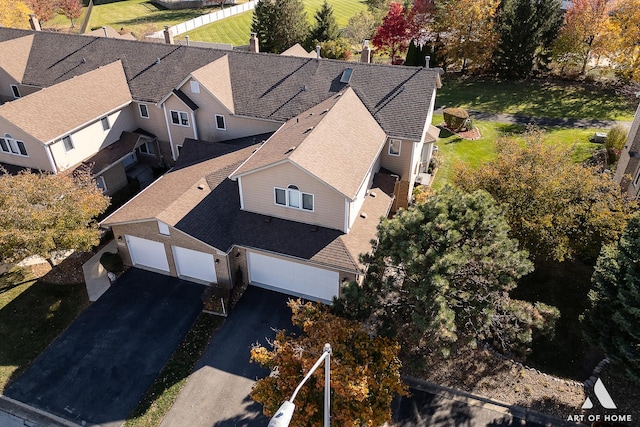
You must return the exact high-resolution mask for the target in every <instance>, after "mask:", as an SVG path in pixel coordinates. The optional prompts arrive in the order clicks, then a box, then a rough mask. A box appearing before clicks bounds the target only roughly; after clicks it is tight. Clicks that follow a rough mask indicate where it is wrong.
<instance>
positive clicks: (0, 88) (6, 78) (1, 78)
mask: <svg viewBox="0 0 640 427" xmlns="http://www.w3.org/2000/svg"><path fill="white" fill-rule="evenodd" d="M17 84H18V82H17V81H16V79H14V78H13V77H12V76H11V75H10V74H9V73H7V72H6V71H5V70H4V69H2V68H0V103H2V102H7V101H11V100H13V99H14V97H13V91H11V85H17ZM20 94H21V95H22V92H20Z"/></svg>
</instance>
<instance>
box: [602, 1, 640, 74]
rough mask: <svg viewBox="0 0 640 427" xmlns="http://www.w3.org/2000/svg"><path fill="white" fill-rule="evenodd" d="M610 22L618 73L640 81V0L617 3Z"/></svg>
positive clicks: (613, 56)
mask: <svg viewBox="0 0 640 427" xmlns="http://www.w3.org/2000/svg"><path fill="white" fill-rule="evenodd" d="M609 21H610V29H611V31H610V42H611V43H612V45H613V46H612V48H613V49H612V50H613V54H612V55H611V58H610V59H611V60H612V62H613V64H614V66H615V70H616V73H617V74H618V75H619V76H621V77H623V78H625V79H631V80H636V81H640V0H618V1H616V2H615V6H614V8H613V11H612V12H611V15H610V18H609Z"/></svg>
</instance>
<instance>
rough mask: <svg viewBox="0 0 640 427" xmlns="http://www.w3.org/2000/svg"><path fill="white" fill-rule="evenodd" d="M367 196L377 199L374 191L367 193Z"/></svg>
mask: <svg viewBox="0 0 640 427" xmlns="http://www.w3.org/2000/svg"><path fill="white" fill-rule="evenodd" d="M369 195H370V196H371V197H378V195H377V194H376V193H375V191H372V192H371V193H369Z"/></svg>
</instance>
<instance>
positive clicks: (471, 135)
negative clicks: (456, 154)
mask: <svg viewBox="0 0 640 427" xmlns="http://www.w3.org/2000/svg"><path fill="white" fill-rule="evenodd" d="M438 127H439V128H440V129H444V130H446V131H447V132H451V133H452V134H454V135H457V136H459V137H460V138H462V139H467V140H471V141H475V140H476V139H480V137H481V136H482V135H480V130H479V129H478V128H477V127H475V126H474V127H473V129H469V130H465V131H458V132H456V131H453V130H451V129H449V128H448V127H447V124H446V123H440V124H439V125H438Z"/></svg>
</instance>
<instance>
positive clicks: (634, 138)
mask: <svg viewBox="0 0 640 427" xmlns="http://www.w3.org/2000/svg"><path fill="white" fill-rule="evenodd" d="M615 180H616V181H618V182H619V183H620V185H621V186H622V188H623V189H625V190H626V191H627V194H628V195H629V197H631V198H633V199H637V198H638V196H639V195H640V105H638V109H637V110H636V115H635V117H634V118H633V123H632V124H631V129H630V130H629V133H628V134H627V142H626V143H625V144H624V149H623V150H622V153H621V154H620V159H618V165H617V166H616V173H615Z"/></svg>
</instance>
